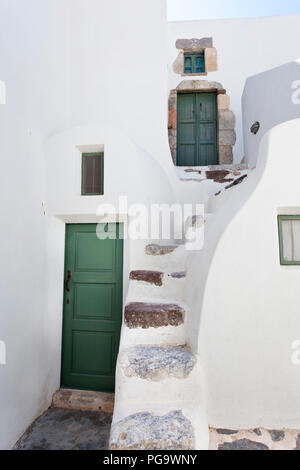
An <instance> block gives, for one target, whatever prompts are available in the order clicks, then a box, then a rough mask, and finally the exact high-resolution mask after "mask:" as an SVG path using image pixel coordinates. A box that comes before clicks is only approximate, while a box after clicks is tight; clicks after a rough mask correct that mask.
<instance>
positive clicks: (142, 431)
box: [110, 244, 209, 450]
mask: <svg viewBox="0 0 300 470" xmlns="http://www.w3.org/2000/svg"><path fill="white" fill-rule="evenodd" d="M186 257H187V252H186V250H185V246H184V245H175V244H174V245H165V246H162V245H161V246H160V245H154V244H151V245H147V246H144V250H143V254H142V256H141V257H140V260H139V262H138V263H137V264H139V266H138V267H137V268H138V269H136V270H134V271H132V272H131V273H130V283H129V291H128V297H127V302H126V306H125V312H124V324H123V328H122V335H121V344H120V352H119V358H118V364H117V373H116V400H115V412H114V418H113V425H112V429H111V436H110V448H111V449H119V450H131V449H133V450H155V449H157V450H193V449H197V450H198V449H199V450H200V449H207V448H208V441H209V437H208V424H207V419H206V414H205V402H204V394H203V381H202V371H201V367H200V361H199V360H198V357H197V356H196V355H194V354H193V352H192V351H191V350H190V349H189V347H188V346H187V344H186V342H187V336H186V328H187V319H188V315H189V309H188V308H187V306H186V305H185V304H184V288H185V282H186V273H185V270H186Z"/></svg>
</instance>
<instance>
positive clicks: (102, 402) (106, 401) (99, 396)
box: [52, 388, 115, 414]
mask: <svg viewBox="0 0 300 470" xmlns="http://www.w3.org/2000/svg"><path fill="white" fill-rule="evenodd" d="M114 403H115V395H114V394H113V393H103V392H92V391H89V390H71V389H67V388H61V389H60V390H58V391H57V392H56V393H55V394H54V395H53V399H52V407H53V408H64V409H69V410H78V411H102V413H108V414H113V412H114Z"/></svg>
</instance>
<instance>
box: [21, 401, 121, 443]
mask: <svg viewBox="0 0 300 470" xmlns="http://www.w3.org/2000/svg"><path fill="white" fill-rule="evenodd" d="M111 420H112V417H111V415H109V414H105V413H102V412H96V411H78V410H68V409H59V408H50V409H49V410H47V411H46V412H45V413H44V414H43V415H42V416H41V417H40V418H38V419H37V420H36V421H35V422H34V423H33V424H32V425H31V426H30V427H29V428H28V429H27V431H26V432H25V434H24V435H23V436H22V437H21V439H20V440H19V441H18V442H17V444H16V445H15V447H14V449H15V450H106V449H108V440H109V433H110V427H111Z"/></svg>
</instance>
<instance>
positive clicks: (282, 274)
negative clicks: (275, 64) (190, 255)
mask: <svg viewBox="0 0 300 470" xmlns="http://www.w3.org/2000/svg"><path fill="white" fill-rule="evenodd" d="M297 67H298V65H297ZM295 70H298V69H297V68H296V69H295V64H294V63H291V64H288V65H285V66H283V67H281V68H279V69H275V70H273V71H270V72H267V73H266V74H263V75H259V76H257V77H253V78H252V79H251V80H249V82H248V84H247V87H246V89H245V93H244V103H245V109H244V111H245V116H246V119H247V116H248V112H250V113H252V112H253V111H254V110H255V111H256V113H257V115H259V116H260V118H261V120H262V122H263V123H265V122H270V115H271V116H273V117H274V116H277V117H278V116H279V114H281V117H282V120H283V121H286V122H283V123H281V124H279V125H277V126H275V127H273V128H272V129H271V130H269V131H267V133H265V134H264V133H263V131H262V133H261V134H259V135H258V136H257V139H259V140H260V144H259V146H258V147H257V151H258V155H255V154H250V155H249V157H251V158H252V159H254V160H257V169H256V170H255V171H254V172H253V173H252V175H251V176H249V179H248V181H246V182H244V183H243V184H242V185H241V186H240V187H239V188H237V189H235V190H232V191H231V192H230V193H228V196H227V200H226V201H225V203H224V205H223V206H222V207H220V208H219V210H218V211H217V212H216V213H215V214H214V216H213V218H212V220H211V221H210V222H209V224H208V227H207V232H206V249H205V250H204V252H203V253H202V254H199V255H198V258H197V259H196V260H194V261H193V262H192V263H191V272H190V275H192V274H194V275H195V273H196V269H197V265H199V264H200V263H201V265H202V271H201V273H200V275H199V276H197V278H198V282H199V284H201V285H202V286H203V283H205V290H204V295H203V297H202V298H201V293H200V292H201V290H202V293H203V287H200V286H199V287H200V288H199V296H198V301H196V299H195V298H194V308H195V309H196V310H197V307H196V305H197V302H198V308H199V312H200V311H201V312H202V313H201V319H200V318H199V317H198V318H199V320H198V325H199V324H200V329H199V337H198V348H199V351H200V352H201V357H202V359H203V363H204V367H205V371H206V378H207V391H208V393H207V396H208V414H209V422H210V423H211V424H212V425H215V426H218V427H231V428H246V429H247V428H251V427H257V426H265V427H269V428H271V429H274V428H275V429H276V428H279V429H280V428H283V427H287V428H296V429H299V426H300V407H299V394H300V375H299V366H298V367H297V366H295V365H293V363H292V359H291V358H292V353H293V350H292V344H293V342H294V341H295V340H298V339H299V338H300V317H299V301H298V297H299V287H298V286H299V282H300V270H299V267H298V266H294V267H283V266H281V265H280V260H279V241H278V228H277V215H278V214H299V213H300V206H299V201H300V190H299V184H298V173H299V170H300V166H299V165H300V150H299V149H300V108H299V105H298V106H296V105H294V104H292V101H291V99H290V98H291V87H290V83H289V80H290V79H291V78H293V77H294V76H295V73H294V72H295ZM279 77H280V78H281V81H282V85H283V89H282V93H280V94H279V95H278V98H277V100H274V101H273V104H272V105H271V98H272V96H273V92H274V90H273V88H272V87H269V88H268V84H269V83H270V82H272V83H278V79H279ZM284 86H286V87H287V88H286V89H285V88H284ZM263 94H264V95H265V100H263V101H261V100H259V99H258V100H256V101H255V99H256V96H262V95H263ZM254 102H255V103H256V104H255V105H254ZM266 102H267V103H269V106H266ZM249 107H250V109H249ZM277 107H278V109H280V110H281V113H279V112H278V111H277ZM256 113H255V115H256ZM296 114H298V117H299V119H295V116H296ZM289 119H291V120H289ZM252 138H253V136H251V135H249V137H247V138H246V142H247V141H248V140H250V142H251V141H252ZM247 145H249V148H250V144H249V143H247ZM205 266H209V267H208V268H205ZM206 269H208V271H206ZM205 271H206V272H208V275H206V274H205ZM198 272H199V268H198ZM196 310H195V317H194V318H196ZM194 340H195V341H196V338H194Z"/></svg>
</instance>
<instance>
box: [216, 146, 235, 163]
mask: <svg viewBox="0 0 300 470" xmlns="http://www.w3.org/2000/svg"><path fill="white" fill-rule="evenodd" d="M219 162H220V165H230V164H231V163H232V162H233V152H232V146H231V145H219Z"/></svg>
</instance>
